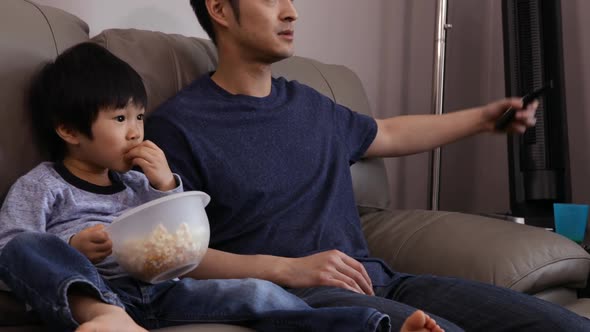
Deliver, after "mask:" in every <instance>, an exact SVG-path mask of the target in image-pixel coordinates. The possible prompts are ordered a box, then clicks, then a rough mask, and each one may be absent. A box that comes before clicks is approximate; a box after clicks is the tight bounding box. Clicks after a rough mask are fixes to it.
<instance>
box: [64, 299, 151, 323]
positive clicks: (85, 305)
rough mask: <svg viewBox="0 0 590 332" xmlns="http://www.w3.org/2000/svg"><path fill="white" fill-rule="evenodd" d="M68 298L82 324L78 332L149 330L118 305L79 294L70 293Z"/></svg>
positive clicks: (75, 317)
mask: <svg viewBox="0 0 590 332" xmlns="http://www.w3.org/2000/svg"><path fill="white" fill-rule="evenodd" d="M68 300H69V302H70V308H71V309H72V315H73V316H74V319H75V320H76V321H77V322H78V323H80V324H81V325H80V326H79V327H78V328H77V329H76V332H148V331H147V330H146V329H144V328H142V327H141V326H139V325H137V323H135V321H134V320H133V319H132V318H131V317H130V316H129V315H128V314H127V312H125V310H123V308H120V307H117V306H116V305H111V304H107V303H103V302H101V301H99V300H97V299H94V298H92V297H88V296H85V295H79V294H77V295H72V294H70V295H69V296H68Z"/></svg>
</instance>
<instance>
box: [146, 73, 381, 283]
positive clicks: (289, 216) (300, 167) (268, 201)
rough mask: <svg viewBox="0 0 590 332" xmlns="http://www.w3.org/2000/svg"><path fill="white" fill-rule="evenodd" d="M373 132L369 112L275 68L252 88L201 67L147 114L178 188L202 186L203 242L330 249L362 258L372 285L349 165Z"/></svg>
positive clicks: (224, 246) (228, 247)
mask: <svg viewBox="0 0 590 332" xmlns="http://www.w3.org/2000/svg"><path fill="white" fill-rule="evenodd" d="M376 133H377V125H376V122H375V120H374V119H372V118H370V117H368V116H365V115H361V114H358V113H355V112H352V111H351V110H349V109H348V108H346V107H344V106H341V105H338V104H336V103H334V102H333V101H332V100H331V99H329V98H327V97H325V96H323V95H321V94H320V93H318V92H317V91H315V90H314V89H312V88H310V87H307V86H305V85H302V84H300V83H298V82H296V81H287V80H285V79H283V78H279V79H273V80H272V89H271V93H270V95H269V96H267V97H263V98H257V97H251V96H245V95H233V94H230V93H228V92H227V91H225V90H223V89H222V88H221V87H219V86H218V85H217V84H216V83H215V82H213V80H212V79H211V78H210V76H209V75H205V76H203V77H202V78H200V79H198V80H196V81H194V82H193V83H192V84H190V85H189V86H187V87H186V88H185V89H183V90H182V91H181V92H180V93H179V94H177V95H176V96H175V97H174V98H172V99H170V100H168V101H167V102H166V103H164V104H163V105H162V106H160V107H159V109H158V110H156V111H155V112H154V113H153V114H151V115H150V116H149V117H148V120H147V125H146V138H147V139H150V140H152V141H154V142H155V143H156V144H157V145H158V146H160V148H162V150H164V152H165V153H166V156H167V158H168V162H169V164H170V167H171V168H172V170H173V172H175V173H178V174H179V175H180V176H181V178H182V181H183V184H184V187H185V190H201V191H204V192H206V193H208V194H209V195H210V196H211V203H210V204H209V205H208V206H207V208H206V210H207V215H208V217H209V221H210V224H211V241H210V247H211V248H215V249H219V250H223V251H227V252H232V253H238V254H269V255H277V256H285V257H302V256H306V255H310V254H313V253H317V252H321V251H326V250H331V249H338V250H340V251H342V252H344V253H346V254H348V255H349V256H351V257H354V258H357V259H359V260H360V261H362V262H363V264H364V265H365V267H366V269H367V272H368V273H369V274H370V276H371V278H372V280H373V283H374V285H379V284H383V283H385V282H387V280H389V278H390V275H389V273H388V272H387V271H388V268H387V267H385V266H384V264H383V263H382V262H381V261H380V260H376V259H370V258H368V254H369V252H368V249H367V244H366V241H365V239H364V237H363V232H362V229H361V225H360V220H359V216H358V211H357V209H356V204H355V200H354V194H353V188H352V179H351V174H350V165H351V164H352V163H354V162H355V161H357V160H359V159H360V158H361V157H362V156H363V154H364V153H365V151H366V150H367V148H368V147H369V145H370V144H371V143H372V142H373V140H374V138H375V135H376Z"/></svg>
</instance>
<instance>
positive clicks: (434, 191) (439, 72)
mask: <svg viewBox="0 0 590 332" xmlns="http://www.w3.org/2000/svg"><path fill="white" fill-rule="evenodd" d="M447 12H448V1H447V0H437V4H436V35H435V43H436V44H435V50H434V52H435V53H434V71H433V86H432V107H433V113H434V114H438V115H441V114H443V99H444V88H445V52H446V40H447V30H449V29H451V28H452V25H451V24H448V23H447ZM440 167H441V149H440V148H436V149H435V150H434V151H433V152H432V153H431V155H430V181H429V187H430V188H429V189H430V209H431V210H433V211H437V210H438V209H439V202H440V197H439V196H440Z"/></svg>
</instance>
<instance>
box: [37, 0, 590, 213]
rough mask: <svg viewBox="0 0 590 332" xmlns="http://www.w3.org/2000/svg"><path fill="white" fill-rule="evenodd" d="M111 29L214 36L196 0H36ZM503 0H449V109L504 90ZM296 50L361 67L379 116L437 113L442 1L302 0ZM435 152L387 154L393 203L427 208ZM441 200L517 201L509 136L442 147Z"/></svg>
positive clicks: (575, 94)
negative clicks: (511, 196) (435, 71)
mask: <svg viewBox="0 0 590 332" xmlns="http://www.w3.org/2000/svg"><path fill="white" fill-rule="evenodd" d="M37 2H39V3H41V4H46V5H51V6H55V7H59V8H62V9H65V10H67V11H69V12H71V13H73V14H76V15H78V16H79V17H81V18H82V19H84V20H85V21H86V22H87V23H89V25H90V27H91V35H94V34H96V33H98V32H100V31H101V30H103V29H105V28H111V27H121V28H127V27H134V28H141V29H152V30H159V31H165V32H173V33H181V34H185V35H192V36H198V37H205V33H204V32H203V31H202V30H201V28H200V27H199V26H198V23H197V20H196V18H195V17H194V14H193V13H192V10H191V9H190V6H189V1H188V0H167V1H161V0H126V1H115V0H86V1H79V0H37ZM562 2H563V15H564V20H563V22H564V35H565V40H564V47H565V50H564V55H565V59H566V64H565V71H566V79H567V81H566V84H567V101H568V124H569V126H570V133H569V134H570V142H571V149H570V150H571V151H570V153H571V159H572V160H571V163H572V167H571V169H572V179H573V196H574V200H575V201H577V202H587V203H590V183H589V179H588V175H587V173H588V171H589V170H590V151H589V148H588V142H589V141H590V137H589V136H590V134H589V133H588V131H586V130H585V128H589V127H590V116H588V110H587V109H588V108H589V107H590V94H589V93H585V92H586V91H588V83H586V82H585V81H586V79H588V78H590V63H588V62H585V61H584V60H585V59H589V58H590V40H589V36H590V35H589V34H587V33H586V34H584V33H582V31H588V30H589V29H588V28H590V26H589V25H590V23H587V22H584V21H583V20H582V15H583V13H587V12H589V11H590V2H589V1H585V0H563V1H562ZM500 4H501V2H500V1H497V0H477V1H473V0H453V1H449V22H450V23H452V24H453V26H454V28H453V29H452V30H451V31H450V32H449V35H448V40H447V45H448V47H447V72H446V77H447V79H446V94H445V110H446V111H447V112H448V111H452V110H456V109H461V108H466V107H472V106H476V105H480V104H483V103H486V102H488V101H491V100H494V99H496V98H501V97H502V96H503V95H504V81H503V74H502V72H503V60H502V52H503V51H502V28H501V27H502V23H501V6H500ZM295 5H296V6H297V8H298V10H299V16H300V19H299V23H298V25H297V29H296V34H297V35H296V45H297V47H296V52H297V54H298V55H302V56H309V57H313V58H316V59H318V60H320V61H323V62H327V63H336V64H343V65H346V66H348V67H350V68H352V69H353V70H354V71H355V72H356V73H357V74H358V75H359V77H360V79H361V81H362V82H363V84H364V86H365V89H366V91H367V95H368V97H369V99H370V103H371V106H372V108H373V110H374V112H375V114H376V116H377V117H380V118H383V117H389V116H394V115H402V114H424V113H430V112H431V88H432V59H433V50H434V20H435V6H436V1H435V0H370V1H358V0H321V1H317V0H297V1H296V2H295ZM428 159H429V154H428V153H423V154H420V155H416V156H411V157H405V158H397V159H389V160H387V161H386V166H387V170H388V173H389V182H390V187H391V193H392V200H393V206H394V207H396V208H426V207H427V203H428V200H429V196H428V193H427V184H428V183H427V179H428V174H429V167H428ZM442 160H443V164H442V179H441V182H442V183H441V185H442V188H441V208H442V209H445V210H456V211H478V212H479V211H486V212H502V211H506V210H507V209H508V170H507V168H508V166H507V163H508V161H507V154H506V138H505V137H503V136H502V135H480V136H478V137H473V138H469V139H466V140H463V141H461V142H458V143H455V144H451V145H449V146H447V147H445V148H444V149H443V157H442Z"/></svg>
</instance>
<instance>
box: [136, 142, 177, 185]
mask: <svg viewBox="0 0 590 332" xmlns="http://www.w3.org/2000/svg"><path fill="white" fill-rule="evenodd" d="M125 157H126V158H127V159H129V160H131V163H132V164H133V165H134V166H139V167H140V168H141V170H142V171H143V173H144V174H145V176H146V177H147V178H148V180H149V181H150V184H151V185H152V186H153V187H154V188H156V189H158V190H161V191H168V190H172V189H174V188H176V181H175V180H174V176H173V175H172V172H171V171H170V167H169V166H168V162H167V161H166V156H165V155H164V152H163V151H162V150H161V149H160V148H159V147H158V146H157V145H156V144H154V143H153V142H151V141H143V142H141V143H140V144H139V145H137V146H136V147H134V148H133V149H131V150H129V151H128V152H127V154H126V155H125Z"/></svg>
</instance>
